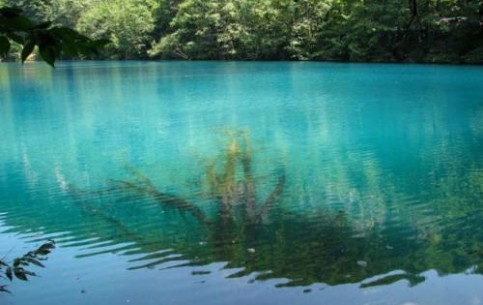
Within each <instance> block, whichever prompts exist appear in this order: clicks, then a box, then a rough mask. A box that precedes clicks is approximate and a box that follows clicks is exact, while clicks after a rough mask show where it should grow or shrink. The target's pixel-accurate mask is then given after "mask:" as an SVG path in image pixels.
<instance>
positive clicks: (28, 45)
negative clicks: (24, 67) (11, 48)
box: [21, 40, 35, 63]
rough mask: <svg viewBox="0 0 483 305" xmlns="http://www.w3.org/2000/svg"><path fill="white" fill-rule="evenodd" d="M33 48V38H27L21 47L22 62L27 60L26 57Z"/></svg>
mask: <svg viewBox="0 0 483 305" xmlns="http://www.w3.org/2000/svg"><path fill="white" fill-rule="evenodd" d="M34 48H35V42H34V41H33V40H28V41H27V43H26V44H25V45H24V46H23V49H22V54H21V59H22V63H24V62H25V60H27V57H29V55H30V54H32V52H33V51H34Z"/></svg>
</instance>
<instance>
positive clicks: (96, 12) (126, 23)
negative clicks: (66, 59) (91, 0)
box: [77, 0, 158, 58]
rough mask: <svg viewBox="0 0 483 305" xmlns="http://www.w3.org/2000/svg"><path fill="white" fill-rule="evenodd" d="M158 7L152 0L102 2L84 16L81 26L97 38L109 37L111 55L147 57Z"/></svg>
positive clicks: (84, 31) (83, 30) (87, 33)
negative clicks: (155, 11)
mask: <svg viewBox="0 0 483 305" xmlns="http://www.w3.org/2000/svg"><path fill="white" fill-rule="evenodd" d="M157 7H158V6H157V4H156V3H155V2H154V1H148V0H129V1H126V0H115V1H110V2H98V3H97V4H95V5H93V6H91V7H90V8H89V9H88V10H87V11H86V12H85V13H84V14H83V15H82V17H80V19H79V21H78V24H77V28H78V30H79V31H81V32H82V33H85V34H86V35H88V36H90V37H93V38H95V39H109V40H110V41H111V44H110V46H109V49H108V51H109V55H110V56H111V57H118V58H138V57H143V55H144V54H145V52H146V50H147V49H148V47H149V43H150V36H149V34H150V33H151V32H152V31H153V29H154V16H153V12H154V10H155V9H156V8H157Z"/></svg>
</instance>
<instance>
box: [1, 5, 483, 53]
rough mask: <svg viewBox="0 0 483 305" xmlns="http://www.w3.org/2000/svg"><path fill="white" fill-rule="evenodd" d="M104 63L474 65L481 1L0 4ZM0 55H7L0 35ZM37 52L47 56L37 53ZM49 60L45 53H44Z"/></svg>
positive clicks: (481, 43) (482, 37) (481, 35)
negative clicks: (81, 44) (83, 46)
mask: <svg viewBox="0 0 483 305" xmlns="http://www.w3.org/2000/svg"><path fill="white" fill-rule="evenodd" d="M4 5H10V6H12V5H17V6H19V7H21V8H22V9H23V10H24V12H25V16H26V17H27V18H28V19H30V20H33V22H34V23H38V22H40V21H42V20H52V24H53V26H60V27H69V28H76V29H77V30H78V31H80V32H81V33H83V34H85V35H87V36H89V37H93V38H95V39H109V40H110V41H112V44H111V45H110V46H109V48H108V52H107V53H105V54H104V55H105V56H107V57H108V58H120V59H128V58H148V57H153V58H168V59H169V58H174V59H237V60H273V59H276V60H280V59H285V60H287V59H290V60H339V61H384V62H391V61H398V62H401V61H402V62H459V63H481V62H482V59H481V58H482V57H483V55H482V47H483V31H482V23H483V19H482V16H483V1H463V0H408V1H397V0H385V1H376V0H366V1H361V0H216V1H214V0H125V1H122V0H110V1H105V0H85V1H80V0H17V1H14V0H4ZM0 41H1V49H0V51H1V52H2V53H3V54H5V50H6V49H9V47H8V44H7V43H6V42H5V37H3V38H0ZM43 53H44V54H45V53H47V54H51V53H53V52H52V50H50V51H48V50H44V52H43ZM46 57H47V58H49V55H46Z"/></svg>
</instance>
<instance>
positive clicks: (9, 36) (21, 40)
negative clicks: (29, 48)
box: [7, 32, 25, 44]
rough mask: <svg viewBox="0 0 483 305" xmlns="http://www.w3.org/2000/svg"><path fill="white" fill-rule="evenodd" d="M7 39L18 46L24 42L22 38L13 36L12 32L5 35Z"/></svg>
mask: <svg viewBox="0 0 483 305" xmlns="http://www.w3.org/2000/svg"><path fill="white" fill-rule="evenodd" d="M7 37H8V38H10V39H11V40H13V41H15V42H16V43H19V44H23V43H24V42H25V40H24V39H23V37H22V36H20V35H18V34H15V33H13V32H9V33H7Z"/></svg>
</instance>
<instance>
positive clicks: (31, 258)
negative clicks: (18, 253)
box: [26, 257, 45, 268]
mask: <svg viewBox="0 0 483 305" xmlns="http://www.w3.org/2000/svg"><path fill="white" fill-rule="evenodd" d="M26 260H27V261H28V262H29V263H32V264H34V265H35V266H38V267H42V268H45V266H44V264H42V263H41V262H40V261H39V260H38V259H35V258H33V257H29V258H27V259H26Z"/></svg>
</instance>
